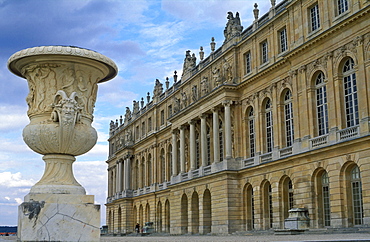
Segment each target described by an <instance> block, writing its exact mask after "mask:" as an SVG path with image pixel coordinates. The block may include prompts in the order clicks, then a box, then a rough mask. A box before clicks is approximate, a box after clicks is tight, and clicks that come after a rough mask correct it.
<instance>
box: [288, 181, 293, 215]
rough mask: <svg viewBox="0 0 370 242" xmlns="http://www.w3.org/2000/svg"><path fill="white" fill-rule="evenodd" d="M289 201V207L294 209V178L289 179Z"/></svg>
mask: <svg viewBox="0 0 370 242" xmlns="http://www.w3.org/2000/svg"><path fill="white" fill-rule="evenodd" d="M288 202H289V209H292V208H293V206H294V198H293V184H292V180H289V182H288Z"/></svg>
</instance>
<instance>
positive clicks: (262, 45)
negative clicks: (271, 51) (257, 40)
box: [261, 40, 269, 64]
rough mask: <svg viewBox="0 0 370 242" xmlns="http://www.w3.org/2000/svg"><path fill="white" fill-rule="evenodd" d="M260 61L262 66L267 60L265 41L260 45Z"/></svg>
mask: <svg viewBox="0 0 370 242" xmlns="http://www.w3.org/2000/svg"><path fill="white" fill-rule="evenodd" d="M261 60H262V63H261V64H264V63H266V62H268V60H269V56H268V45H267V40H265V41H263V42H262V43H261Z"/></svg>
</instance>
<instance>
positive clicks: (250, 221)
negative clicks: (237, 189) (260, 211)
mask: <svg viewBox="0 0 370 242" xmlns="http://www.w3.org/2000/svg"><path fill="white" fill-rule="evenodd" d="M245 195H246V223H247V229H248V230H252V229H254V217H255V215H254V197H253V188H252V186H251V185H248V187H247V188H246V194H245Z"/></svg>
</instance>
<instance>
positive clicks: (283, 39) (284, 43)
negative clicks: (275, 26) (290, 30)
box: [279, 28, 288, 52]
mask: <svg viewBox="0 0 370 242" xmlns="http://www.w3.org/2000/svg"><path fill="white" fill-rule="evenodd" d="M279 36H280V39H279V42H280V52H284V51H286V50H288V38H287V32H286V28H284V29H282V30H280V31H279Z"/></svg>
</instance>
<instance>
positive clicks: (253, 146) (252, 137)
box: [248, 108, 256, 157]
mask: <svg viewBox="0 0 370 242" xmlns="http://www.w3.org/2000/svg"><path fill="white" fill-rule="evenodd" d="M248 131H249V134H248V140H249V142H248V143H249V156H250V157H254V156H255V153H256V141H255V130H254V112H253V108H251V109H250V110H249V113H248Z"/></svg>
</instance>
